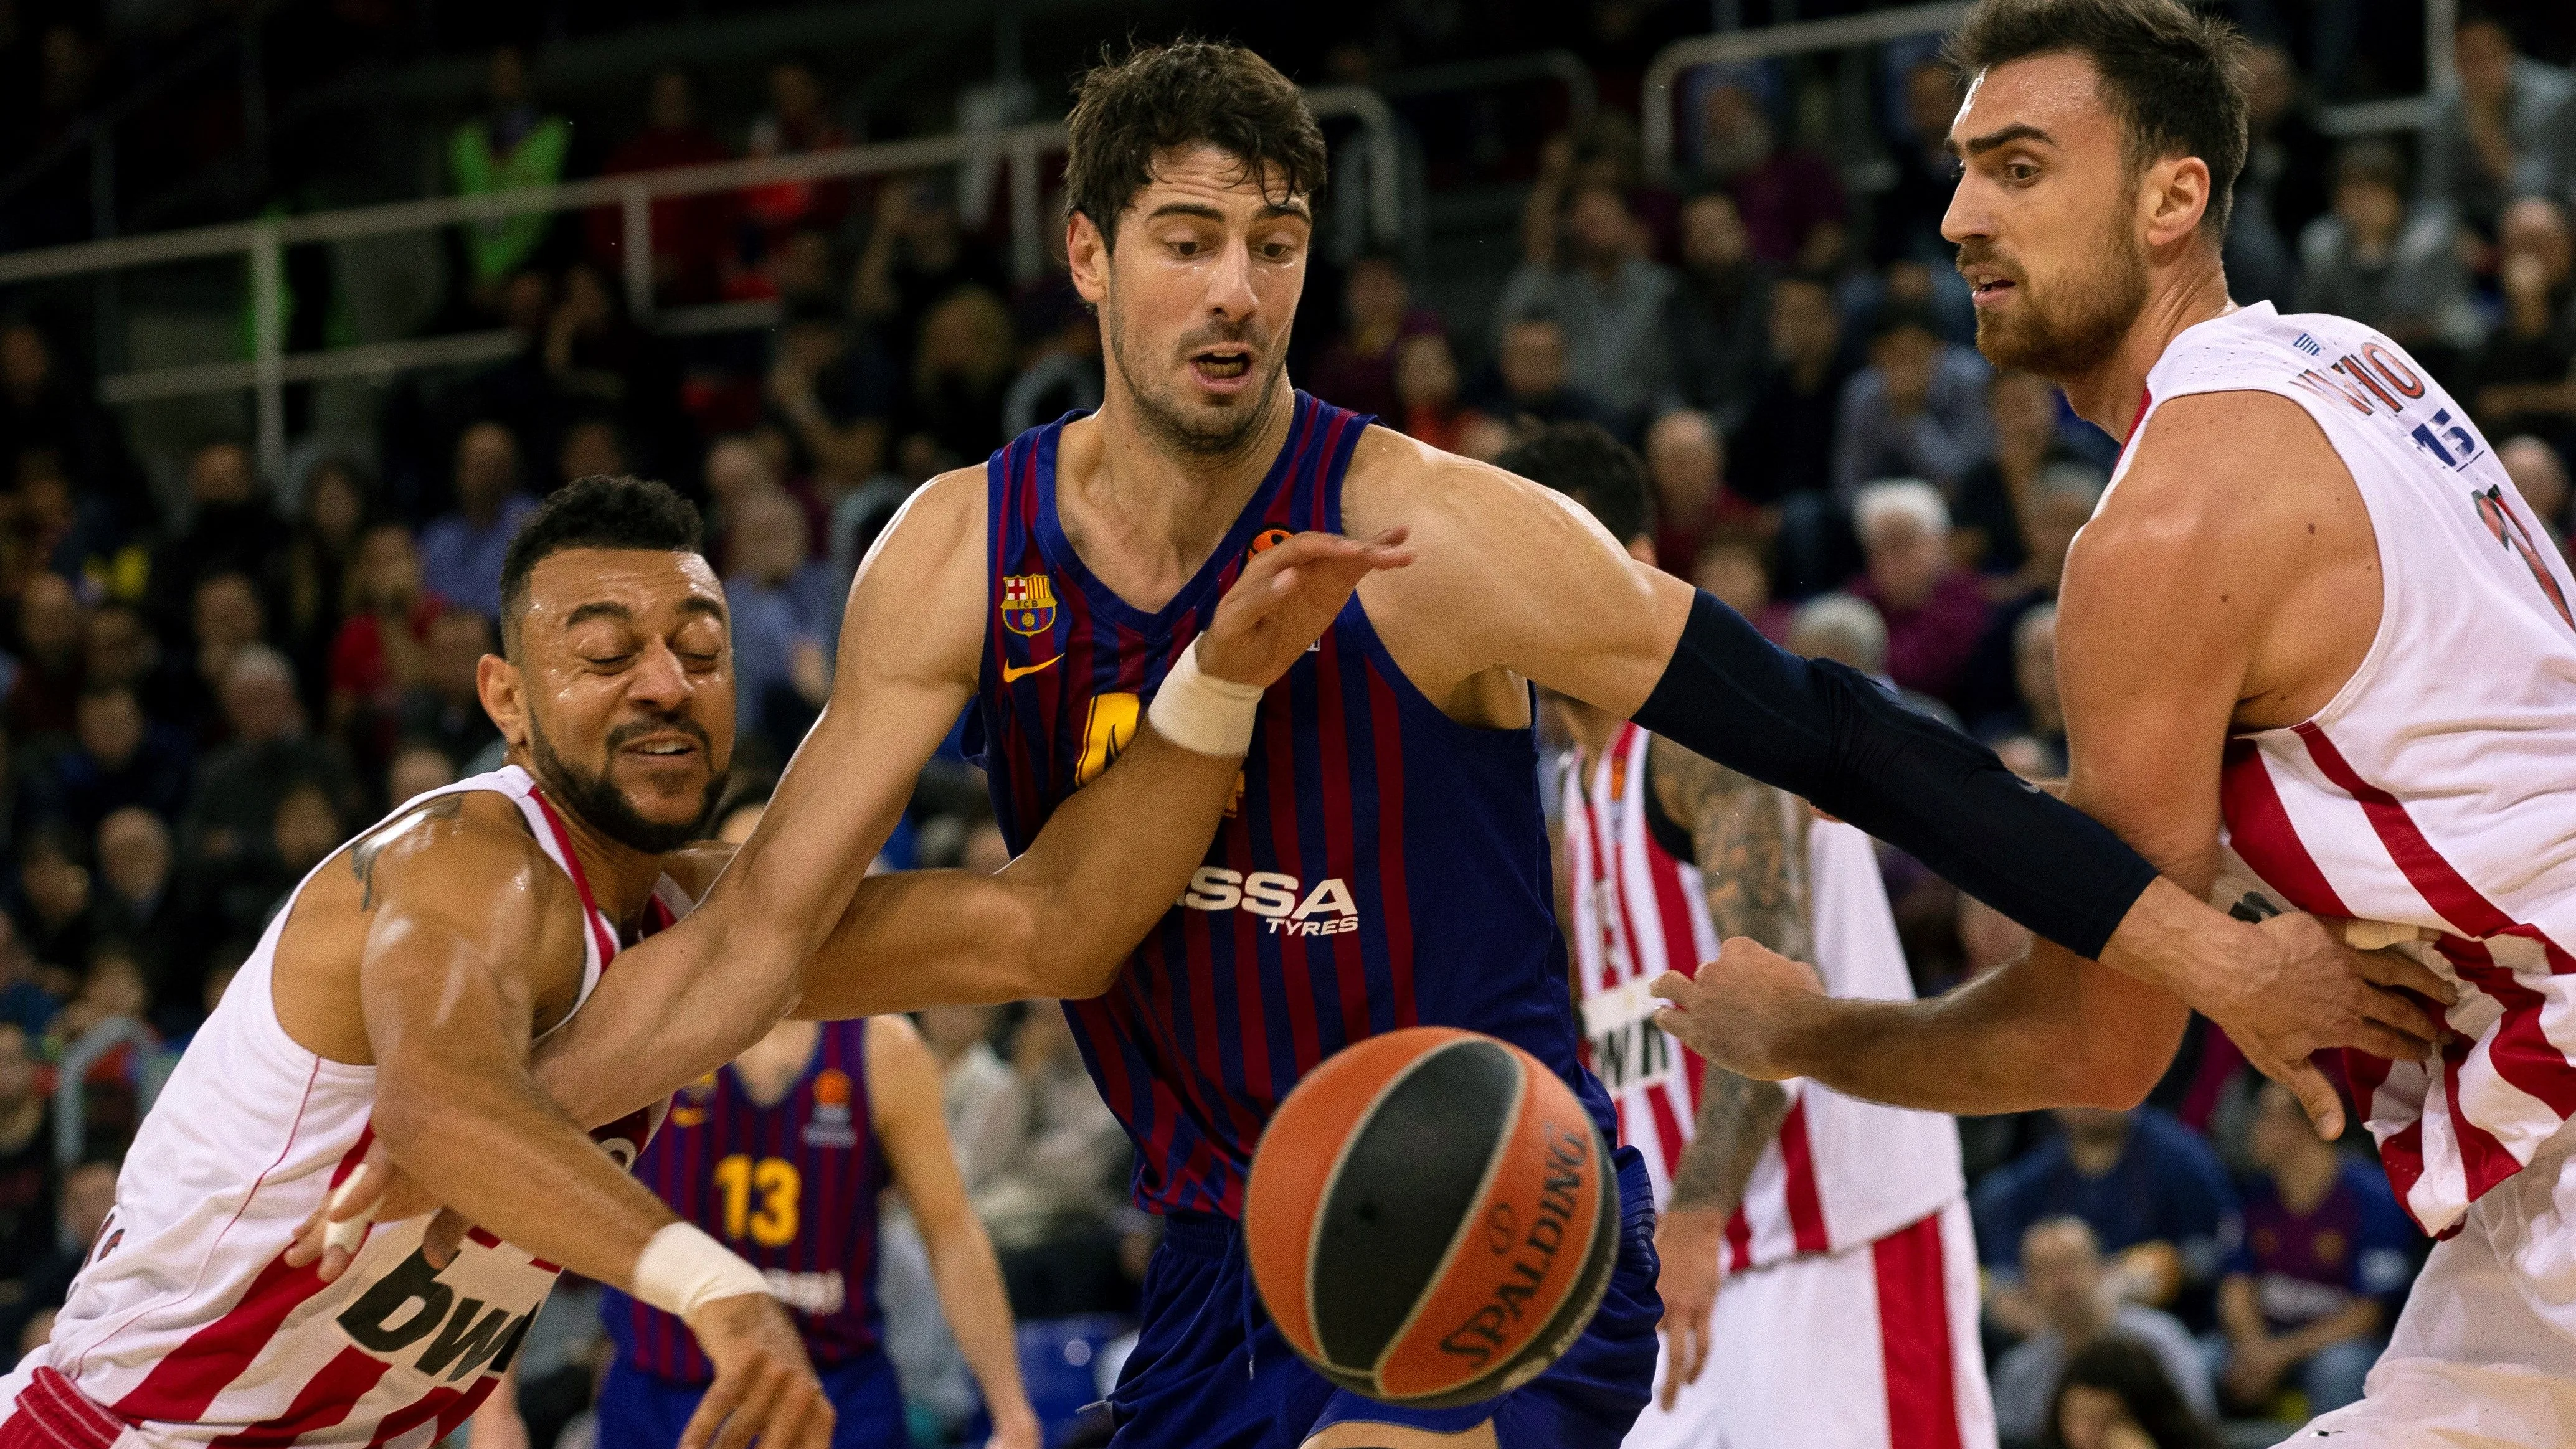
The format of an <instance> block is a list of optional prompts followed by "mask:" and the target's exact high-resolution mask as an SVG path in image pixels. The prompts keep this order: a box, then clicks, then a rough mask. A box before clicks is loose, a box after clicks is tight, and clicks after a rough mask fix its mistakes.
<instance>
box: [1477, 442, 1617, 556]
mask: <svg viewBox="0 0 2576 1449" xmlns="http://www.w3.org/2000/svg"><path fill="white" fill-rule="evenodd" d="M1494 466H1495V467H1498V468H1501V469H1503V470H1504V471H1506V472H1511V473H1518V474H1519V475H1521V476H1522V477H1524V478H1527V479H1528V480H1530V481H1531V482H1533V483H1537V484H1540V485H1542V486H1544V487H1548V488H1553V489H1555V490H1556V491H1557V492H1559V493H1562V494H1564V495H1565V496H1566V497H1568V498H1571V499H1573V500H1574V501H1575V502H1577V503H1580V504H1582V505H1583V506H1584V507H1585V508H1586V509H1588V510H1590V511H1591V514H1592V516H1593V517H1594V518H1597V519H1599V520H1601V526H1602V527H1603V528H1606V529H1608V530H1610V536H1611V537H1613V538H1616V539H1617V540H1619V541H1620V542H1621V543H1623V544H1624V543H1627V542H1629V541H1630V540H1632V539H1639V538H1650V537H1652V536H1653V535H1654V532H1655V495H1654V492H1653V490H1652V489H1650V488H1649V487H1648V486H1647V484H1646V465H1645V464H1644V463H1642V462H1640V461H1638V459H1637V455H1636V454H1635V453H1634V452H1632V451H1630V450H1629V448H1628V445H1627V444H1625V443H1622V442H1620V441H1619V440H1618V439H1617V438H1614V437H1612V436H1610V433H1609V430H1608V429H1606V428H1604V427H1602V426H1601V425H1600V424H1599V423H1551V424H1549V425H1548V426H1546V427H1544V428H1541V429H1539V431H1538V432H1537V433H1536V434H1534V435H1532V436H1531V437H1529V438H1528V439H1527V440H1525V441H1522V442H1519V443H1515V444H1513V445H1512V446H1511V447H1510V448H1508V449H1506V450H1505V451H1504V453H1503V455H1502V456H1501V457H1498V458H1496V459H1495V460H1494Z"/></svg>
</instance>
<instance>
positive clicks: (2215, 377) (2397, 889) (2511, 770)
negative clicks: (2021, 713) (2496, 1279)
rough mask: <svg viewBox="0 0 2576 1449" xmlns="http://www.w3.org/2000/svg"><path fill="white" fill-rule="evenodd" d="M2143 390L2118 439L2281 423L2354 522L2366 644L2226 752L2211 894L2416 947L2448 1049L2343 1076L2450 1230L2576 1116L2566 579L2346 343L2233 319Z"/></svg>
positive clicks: (2575, 594) (2501, 482) (2201, 330)
mask: <svg viewBox="0 0 2576 1449" xmlns="http://www.w3.org/2000/svg"><path fill="white" fill-rule="evenodd" d="M2147 389H2148V391H2147V405H2146V406H2145V407H2144V408H2142V409H2140V411H2139V425H2138V428H2137V429H2134V430H2133V431H2132V433H2131V437H2132V439H2133V440H2134V439H2135V438H2136V437H2137V436H2138V435H2139V433H2141V432H2143V431H2144V429H2145V427H2146V426H2147V422H2148V419H2150V418H2152V417H2153V416H2154V412H2155V409H2156V408H2157V407H2159V406H2161V405H2162V404H2164V403H2166V402H2170V401H2172V400H2173V399H2174V398H2176V397H2181V396H2186V395H2189V394H2194V393H2206V392H2269V393H2273V394H2276V395H2278V396H2281V397H2285V398H2288V399H2290V400H2291V401H2292V402H2295V403H2298V404H2299V405H2300V406H2301V407H2303V408H2305V409H2306V410H2307V413H2308V416H2309V417H2310V418H2312V419H2314V420H2315V422H2316V425H2317V427H2318V428H2319V430H2321V431H2322V432H2323V433H2324V434H2325V436H2326V441H2327V442H2329V443H2331V444H2332V445H2333V447H2334V450H2335V452H2336V454H2337V455H2338V456H2340V457H2341V458H2342V459H2343V463H2344V466H2345V468H2346V469H2348V470H2349V471H2350V472H2351V474H2352V479H2353V483H2354V485H2355V486H2356V487H2357V488H2358V489H2359V491H2360V494H2361V501H2362V505H2363V506H2364V507H2365V508H2366V509H2368V510H2369V513H2370V526H2371V529H2372V531H2373V533H2374V534H2376V536H2377V539H2378V546H2379V566H2380V569H2379V572H2380V578H2381V589H2382V605H2381V611H2380V618H2379V633H2378V636H2377V637H2376V638H2375V639H2373V640H2372V641H2371V646H2370V652H2369V654H2368V655H2367V656H2365V657H2364V659H2363V660H2362V663H2361V667H2360V668H2359V669H2358V670H2356V671H2355V672H2354V674H2353V676H2352V678H2351V680H2350V681H2349V682H2347V683H2346V684H2345V685H2344V687H2343V689H2342V690H2341V691H2340V692H2339V693H2337V694H2336V696H2335V697H2334V698H2333V699H2332V700H2330V701H2328V702H2327V704H2326V706H2325V707H2324V708H2323V709H2320V710H2319V711H2317V713H2316V714H2315V715H2314V716H2313V717H2311V718H2309V719H2307V720H2305V721H2303V722H2301V723H2300V724H2298V725H2296V726H2293V727H2291V728H2287V729H2273V730H2263V731H2260V732H2258V733H2255V734H2252V735H2248V736H2246V737H2244V738H2241V739H2238V740H2235V741H2233V742H2232V743H2231V744H2230V745H2229V746H2228V751H2227V756H2226V764H2225V767H2224V771H2223V773H2222V775H2221V779H2220V787H2219V803H2220V807H2221V810H2222V811H2223V813H2224V816H2225V820H2226V826H2227V835H2226V843H2227V846H2228V850H2227V854H2226V856H2225V869H2224V870H2223V871H2222V873H2221V875H2220V879H2219V885H2218V889H2217V891H2216V892H2215V894H2214V896H2213V899H2214V901H2215V903H2216V904H2219V905H2222V906H2228V907H2231V908H2234V909H2236V910H2237V911H2238V912H2239V913H2240V914H2246V915H2261V914H2264V913H2266V912H2268V911H2270V910H2272V909H2274V908H2275V903H2277V904H2278V905H2280V906H2286V907H2289V908H2292V909H2296V910H2302V911H2309V912H2313V913H2315V914H2318V915H2325V916H2343V917H2358V918H2360V919H2364V920H2372V921H2387V922H2393V923H2396V924H2400V925H2408V926H2414V927H2418V928H2421V929H2424V930H2426V931H2429V932H2432V933H2436V934H2435V936H2434V939H2433V940H2431V941H2429V942H2418V943H2410V944H2408V945H2407V946H2405V947H2403V948H2401V949H2404V950H2406V951H2408V952H2410V953H2412V954H2414V955H2415V956H2416V957H2417V958H2418V959H2419V960H2422V961H2423V962H2424V963H2425V964H2426V965H2427V966H2429V967H2431V968H2432V969H2433V970H2435V971H2438V972H2441V973H2442V974H2444V975H2446V976H2448V977H2450V978H2451V979H2453V980H2455V981H2457V982H2459V983H2460V985H2461V988H2462V996H2463V1000H2462V1001H2461V1002H2460V1004H2459V1005H2457V1006H2454V1007H2452V1008H2451V1009H2450V1016H2449V1024H2450V1027H2451V1029H2452V1030H2453V1031H2454V1032H2456V1033H2458V1035H2456V1036H2454V1037H2453V1038H2452V1039H2451V1040H2450V1041H2448V1042H2447V1043H2445V1045H2444V1047H2443V1050H2442V1053H2441V1056H2440V1057H2439V1058H2438V1059H2437V1060H2434V1061H2431V1062H2412V1061H2408V1062H2393V1063H2392V1062H2388V1061H2383V1060H2381V1059H2379V1058H2377V1057H2371V1056H2366V1055H2364V1054H2361V1053H2358V1052H2352V1053H2347V1054H2346V1056H2345V1066H2346V1070H2347V1072H2348V1074H2349V1075H2350V1078H2351V1083H2352V1088H2353V1092H2354V1095H2355V1097H2356V1098H2357V1099H2358V1100H2359V1101H2360V1102H2361V1103H2362V1104H2363V1106H2364V1108H2365V1115H2366V1116H2367V1117H2368V1119H2369V1122H2370V1130H2371V1134H2372V1135H2373V1136H2374V1137H2376V1138H2377V1139H2378V1142H2379V1151H2380V1157H2381V1160H2382V1161H2384V1162H2385V1163H2386V1164H2387V1166H2388V1180H2389V1184H2390V1186H2392V1187H2394V1188H2395V1189H2396V1190H2397V1196H2398V1200H2399V1201H2400V1202H2401V1203H2403V1204H2404V1205H2405V1207H2406V1210H2407V1211H2408V1212H2409V1213H2410V1214H2412V1215H2413V1216H2414V1219H2415V1221H2416V1223H2417V1224H2418V1225H2420V1226H2421V1227H2422V1228H2423V1229H2424V1230H2425V1231H2426V1232H2429V1233H2436V1234H2438V1233H2442V1232H2446V1231H2448V1230H2449V1229H2450V1228H2452V1227H2454V1226H2455V1225H2457V1224H2458V1223H2459V1221H2460V1220H2461V1218H2462V1217H2463V1216H2464V1215H2465V1214H2466V1213H2467V1212H2468V1208H2469V1204H2470V1203H2472V1202H2475V1201H2476V1200H2477V1199H2478V1198H2480V1197H2482V1196H2484V1195H2485V1194H2486V1192H2487V1191H2488V1189H2490V1188H2492V1187H2494V1186H2495V1185H2496V1184H2497V1183H2499V1182H2502V1181H2504V1180H2505V1179H2506V1178H2507V1177H2510V1176H2512V1175H2513V1174H2514V1173H2515V1172H2518V1171H2520V1170H2521V1168H2522V1165H2523V1164H2524V1163H2526V1162H2529V1161H2530V1160H2531V1158H2532V1154H2533V1153H2534V1152H2536V1151H2538V1150H2539V1148H2540V1147H2541V1145H2542V1144H2543V1143H2545V1142H2547V1141H2548V1140H2549V1139H2550V1138H2551V1137H2553V1136H2555V1135H2557V1133H2558V1131H2559V1129H2560V1127H2561V1126H2562V1124H2564V1123H2565V1122H2566V1120H2567V1119H2568V1117H2569V1116H2570V1115H2571V1114H2576V812H2571V811H2570V809H2569V807H2568V801H2569V800H2570V799H2571V798H2576V616H2571V613H2570V607H2569V606H2570V601H2571V599H2576V578H2570V577H2569V574H2568V570H2567V565H2566V563H2565V561H2564V560H2562V559H2561V558H2560V557H2559V556H2558V550H2557V548H2556V547H2555V546H2554V545H2553V543H2552V541H2551V539H2550V536H2549V534H2548V531H2547V530H2546V528H2545V527H2544V526H2543V525H2542V523H2541V521H2540V520H2539V519H2538V518H2536V517H2534V516H2533V515H2532V512H2531V509H2530V507H2529V506H2528V505H2527V504H2525V503H2524V502H2523V499H2522V495H2521V493H2520V492H2519V491H2518V490H2517V489H2516V488H2515V486H2514V483H2513V480H2512V479H2511V478H2509V477H2507V476H2505V471H2504V468H2503V465H2501V464H2499V463H2498V462H2497V461H2496V458H2495V453H2494V451H2493V450H2492V449H2491V448H2489V447H2488V445H2487V442H2486V439H2485V438H2483V437H2481V436H2480V435H2479V433H2478V431H2477V428H2476V425H2475V424H2473V423H2471V422H2470V421H2469V418H2468V412H2467V410H2466V409H2465V408H2463V407H2462V406H2461V405H2460V403H2459V402H2458V400H2457V399H2455V398H2452V397H2451V396H2449V395H2448V394H2447V393H2445V392H2444V391H2443V390H2442V386H2441V384H2440V383H2438V382H2436V381H2434V380H2433V378H2432V377H2431V376H2430V375H2428V374H2427V373H2425V372H2424V371H2423V369H2422V368H2420V367H2418V366H2417V365H2416V363H2415V362H2414V360H2413V359H2411V358H2409V357H2408V356H2407V355H2406V353H2405V351H2404V350H2403V349H2402V348H2400V347H2398V346H2397V344H2396V343H2394V342H2391V341H2389V340H2388V339H2387V338H2386V337H2383V336H2381V335H2380V334H2378V333H2376V332H2373V331H2371V330H2370V329H2369V328H2367V327H2364V326H2362V325H2361V324H2360V323H2358V322H2353V321H2349V320H2347V319H2345V318H2342V317H2330V316H2325V315H2321V314H2311V315H2300V316H2288V317H2284V316H2282V315H2280V314H2279V313H2277V312H2275V311H2274V310H2273V309H2272V308H2271V306H2270V305H2269V304H2265V305H2261V306H2254V307H2248V308H2245V309H2243V310H2242V311H2238V312H2233V313H2230V314H2228V315H2226V316H2224V317H2219V318H2215V319H2212V320H2210V321H2207V322H2203V323H2201V324H2199V325H2198V326H2196V327H2192V328H2189V329H2187V330H2185V331H2184V332H2183V333H2182V334H2181V335H2180V336H2178V337H2176V338H2175V339H2174V340H2173V343H2172V345H2171V346H2169V347H2167V348H2166V349H2165V354H2164V356H2163V357H2162V358H2160V359H2158V360H2157V362H2156V365H2155V367H2154V368H2153V369H2152V370H2150V371H2149V372H2148V374H2147ZM2129 462H2130V456H2129V455H2127V454H2124V455H2123V456H2122V458H2121V462H2120V466H2119V468H2118V469H2117V470H2116V471H2115V472H2114V473H2113V475H2112V484H2111V486H2112V487H2113V488H2115V489H2116V488H2117V487H2119V480H2120V478H2121V477H2122V476H2123V475H2124V474H2125V473H2126V472H2127V470H2128V466H2129ZM2528 1266H2529V1265H2524V1267H2526V1268H2527V1267H2528ZM2534 1271H2537V1270H2534Z"/></svg>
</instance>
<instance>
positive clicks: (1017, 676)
mask: <svg viewBox="0 0 2576 1449" xmlns="http://www.w3.org/2000/svg"><path fill="white" fill-rule="evenodd" d="M1063 659H1064V656H1063V655H1061V654H1059V655H1057V656H1056V657H1055V658H1053V659H1049V660H1047V661H1045V662H1044V663H1040V664H1025V665H1024V664H1005V665H1003V666H1002V682H1003V683H1004V684H1016V683H1018V682H1019V681H1021V680H1023V679H1026V678H1028V677H1029V676H1030V675H1032V674H1035V673H1037V672H1038V671H1039V670H1041V669H1053V668H1054V667H1055V666H1056V665H1057V664H1059V663H1061V662H1062V661H1063Z"/></svg>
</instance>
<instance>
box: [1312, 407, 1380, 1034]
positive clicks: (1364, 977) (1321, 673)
mask: <svg viewBox="0 0 2576 1449" xmlns="http://www.w3.org/2000/svg"><path fill="white" fill-rule="evenodd" d="M1326 456H1330V451H1329V450H1327V454H1326ZM1324 491H1325V490H1323V489H1321V488H1318V489H1316V490H1315V493H1316V496H1317V500H1318V502H1317V506H1316V510H1315V511H1316V513H1317V514H1318V515H1319V516H1318V517H1317V518H1316V520H1315V526H1316V527H1321V526H1322V525H1323V520H1322V518H1321V517H1320V515H1321V514H1322V512H1323V508H1322V503H1321V498H1322V495H1323V493H1324ZM1339 661H1340V647H1339V646H1338V645H1337V644H1335V643H1333V642H1331V638H1330V630H1329V629H1328V630H1327V631H1326V642H1325V644H1324V648H1323V650H1322V652H1321V655H1320V656H1319V657H1318V659H1317V661H1316V667H1315V718H1316V719H1317V720H1319V721H1321V722H1322V724H1323V728H1321V729H1318V730H1316V731H1315V750H1316V765H1317V768H1318V770H1319V771H1320V772H1321V773H1322V775H1323V778H1324V781H1325V786H1324V788H1323V789H1321V790H1319V791H1317V792H1316V796H1317V802H1318V804H1319V805H1320V806H1321V807H1322V811H1323V817H1324V875H1325V878H1326V879H1329V880H1338V881H1343V882H1345V883H1347V882H1348V881H1350V880H1352V879H1353V878H1354V877H1356V876H1357V875H1358V874H1359V867H1358V864H1357V861H1358V851H1357V848H1356V846H1355V845H1354V844H1353V840H1354V836H1355V828H1354V826H1353V825H1352V822H1351V790H1350V788H1349V785H1348V784H1347V783H1346V782H1347V781H1349V779H1350V778H1351V754H1350V731H1348V730H1347V729H1336V728H1334V727H1333V726H1335V725H1337V724H1340V723H1341V722H1342V721H1343V720H1345V719H1346V718H1348V716H1347V714H1346V713H1345V711H1346V710H1347V709H1348V708H1349V702H1348V701H1346V700H1344V699H1343V698H1342V671H1341V670H1340V669H1339V668H1338V667H1337V665H1338V663H1339ZM1347 888H1348V887H1347V885H1345V889H1347ZM1354 900H1356V898H1354ZM1306 939H1307V940H1309V941H1314V940H1317V939H1321V940H1322V941H1324V942H1325V943H1326V945H1327V946H1328V947H1329V949H1330V950H1331V952H1332V957H1333V977H1334V979H1335V980H1336V981H1338V982H1340V983H1341V992H1342V1040H1344V1041H1358V1040H1360V1039H1361V1038H1363V1037H1366V1036H1368V1035H1369V1034H1370V1032H1369V1001H1368V998H1369V989H1368V965H1367V963H1366V962H1365V961H1363V960H1362V959H1361V957H1360V937H1359V932H1357V931H1340V932H1336V933H1334V934H1333V935H1330V936H1324V937H1320V938H1318V937H1314V936H1309V937H1307V938H1306Z"/></svg>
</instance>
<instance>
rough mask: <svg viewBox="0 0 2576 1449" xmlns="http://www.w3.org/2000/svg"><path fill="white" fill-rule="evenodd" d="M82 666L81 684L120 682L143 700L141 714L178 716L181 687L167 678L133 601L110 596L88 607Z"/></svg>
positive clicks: (166, 718) (165, 719) (168, 719)
mask: <svg viewBox="0 0 2576 1449" xmlns="http://www.w3.org/2000/svg"><path fill="white" fill-rule="evenodd" d="M81 669H82V682H83V683H84V684H90V685H99V684H122V685H125V686H127V687H129V688H131V689H132V690H133V691H134V693H135V697H136V698H138V699H140V700H142V701H143V709H144V712H145V713H146V714H149V715H151V716H152V717H153V718H154V719H157V720H160V721H162V722H164V723H178V722H179V721H180V718H181V716H180V715H179V714H178V713H177V708H176V706H177V704H178V702H179V700H180V699H181V698H182V691H181V690H180V689H179V688H178V686H177V685H176V684H174V682H173V681H172V680H171V678H170V675H169V673H168V670H167V668H166V661H165V660H164V659H163V657H162V651H161V641H160V640H159V639H157V638H155V637H153V634H152V626H151V625H150V624H148V623H146V622H145V621H144V618H143V613H142V611H141V610H140V609H137V608H136V607H135V606H134V605H132V604H126V603H119V602H117V601H116V600H113V599H111V600H108V601H107V602H105V603H102V604H100V605H99V606H98V607H96V608H94V609H92V610H90V611H89V618H88V619H87V620H86V621H85V622H84V624H83V627H82V629H81Z"/></svg>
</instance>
